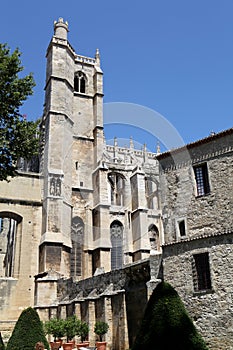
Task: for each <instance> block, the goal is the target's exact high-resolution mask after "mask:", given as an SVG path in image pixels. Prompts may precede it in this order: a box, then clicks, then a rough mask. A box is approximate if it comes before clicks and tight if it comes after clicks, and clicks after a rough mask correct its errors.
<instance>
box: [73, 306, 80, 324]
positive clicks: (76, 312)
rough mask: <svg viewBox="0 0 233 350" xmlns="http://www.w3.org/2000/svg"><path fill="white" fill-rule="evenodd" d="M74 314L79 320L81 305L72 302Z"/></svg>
mask: <svg viewBox="0 0 233 350" xmlns="http://www.w3.org/2000/svg"><path fill="white" fill-rule="evenodd" d="M74 314H75V315H76V317H77V319H78V320H81V305H80V303H75V304H74Z"/></svg>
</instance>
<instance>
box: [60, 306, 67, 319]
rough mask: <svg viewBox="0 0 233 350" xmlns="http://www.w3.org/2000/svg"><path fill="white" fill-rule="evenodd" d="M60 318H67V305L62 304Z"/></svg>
mask: <svg viewBox="0 0 233 350" xmlns="http://www.w3.org/2000/svg"><path fill="white" fill-rule="evenodd" d="M60 318H62V319H63V320H65V319H66V305H61V309H60Z"/></svg>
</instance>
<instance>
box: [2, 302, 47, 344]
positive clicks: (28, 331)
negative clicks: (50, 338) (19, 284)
mask: <svg viewBox="0 0 233 350" xmlns="http://www.w3.org/2000/svg"><path fill="white" fill-rule="evenodd" d="M37 342H42V343H43V344H44V346H45V349H49V344H48V342H47V340H46V337H45V334H44V330H43V324H42V322H41V321H40V318H39V315H38V313H37V312H36V310H34V309H33V308H31V307H29V308H27V309H25V310H24V311H23V312H22V313H21V315H20V316H19V319H18V321H17V322H16V324H15V327H14V330H13V332H12V335H11V337H10V339H9V341H8V344H7V350H35V345H36V343H37Z"/></svg>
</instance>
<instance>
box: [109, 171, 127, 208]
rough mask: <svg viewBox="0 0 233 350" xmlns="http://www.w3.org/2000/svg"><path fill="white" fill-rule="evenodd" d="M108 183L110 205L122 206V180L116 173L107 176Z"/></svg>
mask: <svg viewBox="0 0 233 350" xmlns="http://www.w3.org/2000/svg"><path fill="white" fill-rule="evenodd" d="M108 181H109V183H110V186H111V204H113V205H119V206H123V205H124V178H123V177H122V176H121V175H120V174H117V173H111V174H109V175H108Z"/></svg>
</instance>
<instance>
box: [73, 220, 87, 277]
mask: <svg viewBox="0 0 233 350" xmlns="http://www.w3.org/2000/svg"><path fill="white" fill-rule="evenodd" d="M83 233H84V223H83V221H82V219H81V218H80V217H78V216H75V217H74V218H73V219H72V225H71V242H72V249H71V254H70V274H71V276H72V277H79V276H81V275H82V255H83Z"/></svg>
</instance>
